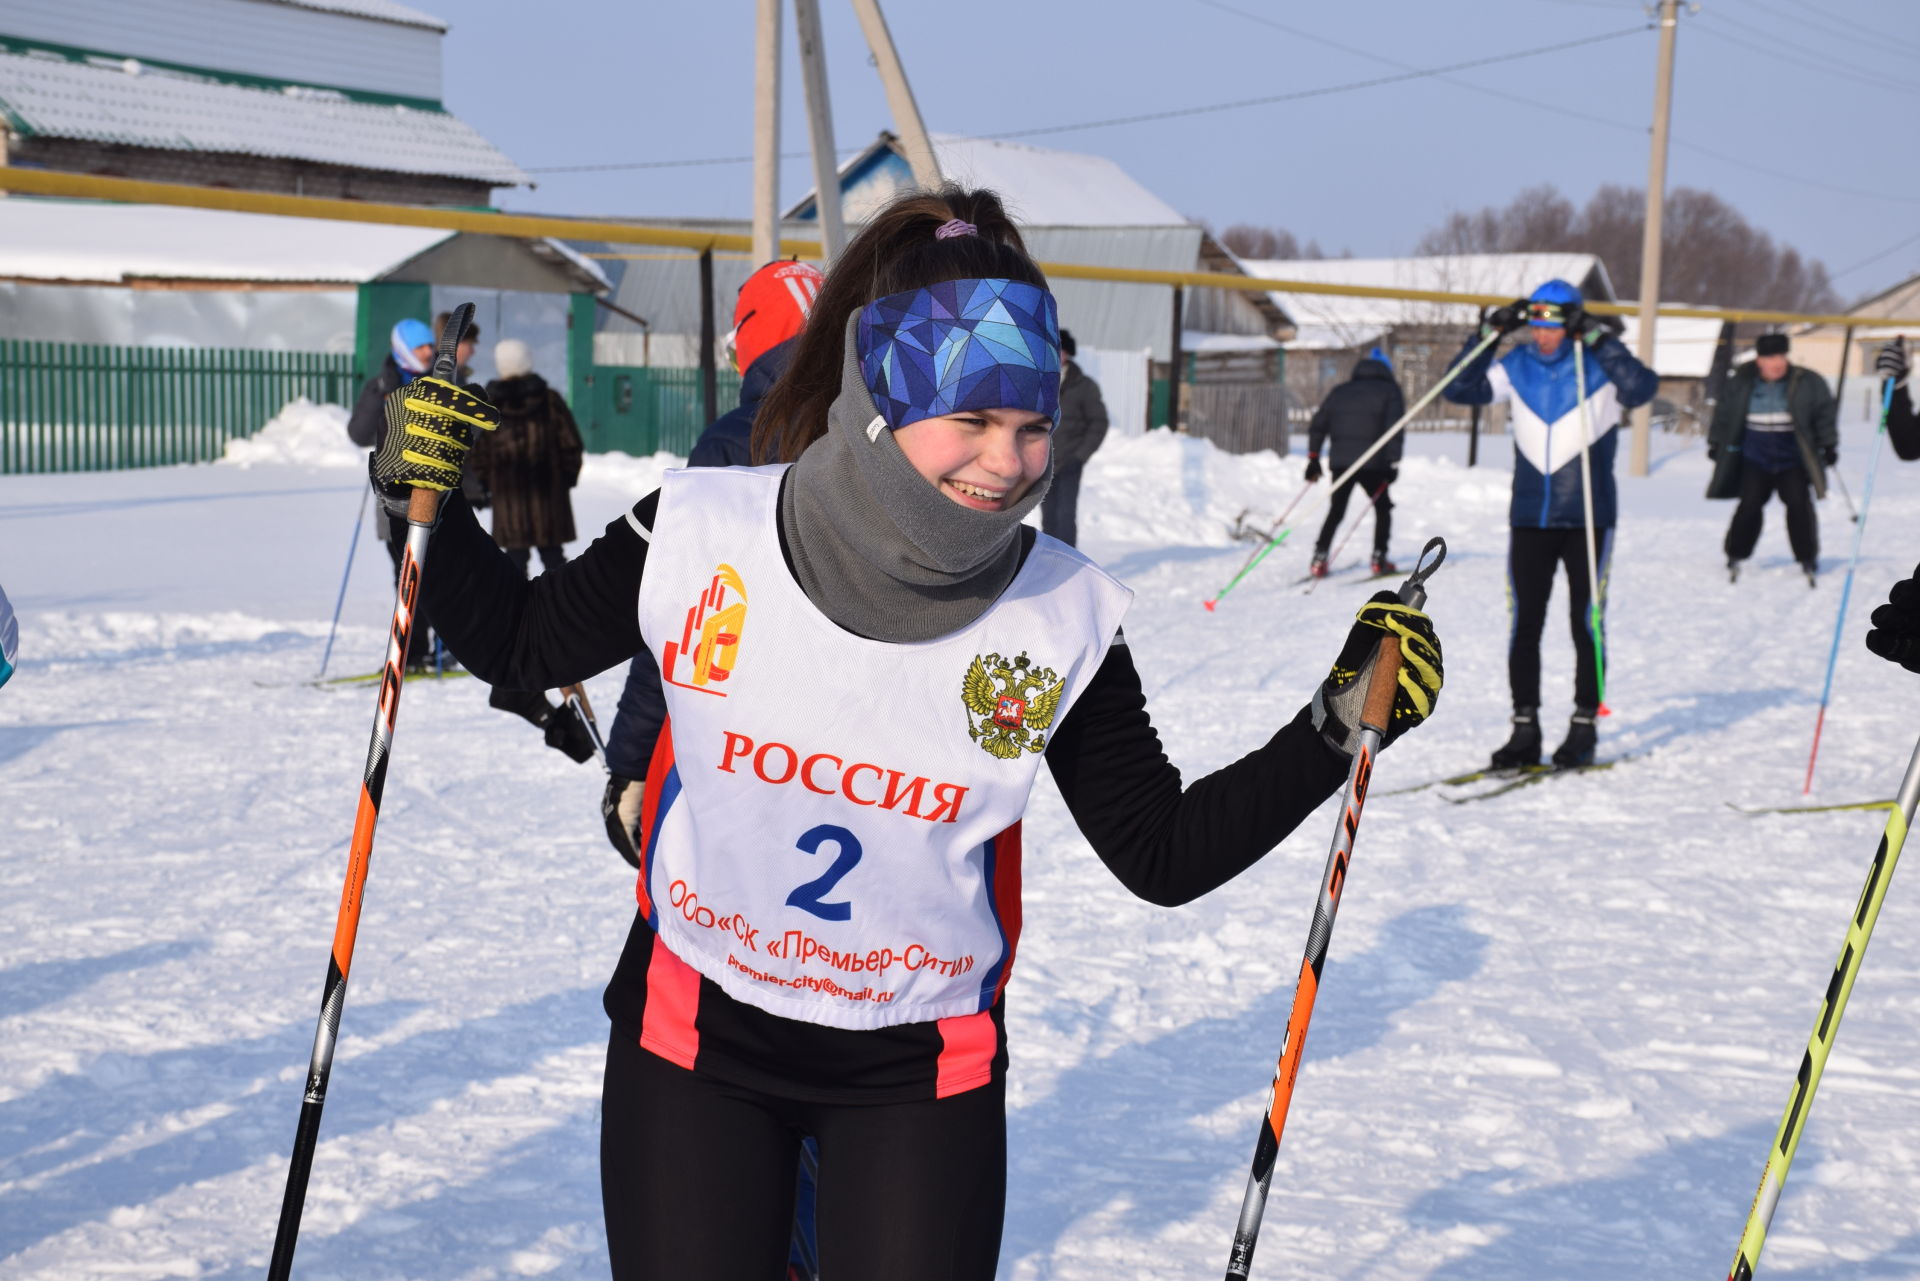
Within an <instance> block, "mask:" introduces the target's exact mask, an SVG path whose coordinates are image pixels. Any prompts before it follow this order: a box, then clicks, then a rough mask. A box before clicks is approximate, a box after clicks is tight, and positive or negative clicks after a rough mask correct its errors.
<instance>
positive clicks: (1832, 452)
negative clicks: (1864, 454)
mask: <svg viewBox="0 0 1920 1281" xmlns="http://www.w3.org/2000/svg"><path fill="white" fill-rule="evenodd" d="M1820 461H1821V462H1823V463H1825V464H1826V465H1827V466H1829V467H1838V466H1839V465H1840V451H1839V449H1838V448H1836V447H1835V446H1833V445H1828V446H1827V447H1826V448H1825V449H1823V450H1821V451H1820Z"/></svg>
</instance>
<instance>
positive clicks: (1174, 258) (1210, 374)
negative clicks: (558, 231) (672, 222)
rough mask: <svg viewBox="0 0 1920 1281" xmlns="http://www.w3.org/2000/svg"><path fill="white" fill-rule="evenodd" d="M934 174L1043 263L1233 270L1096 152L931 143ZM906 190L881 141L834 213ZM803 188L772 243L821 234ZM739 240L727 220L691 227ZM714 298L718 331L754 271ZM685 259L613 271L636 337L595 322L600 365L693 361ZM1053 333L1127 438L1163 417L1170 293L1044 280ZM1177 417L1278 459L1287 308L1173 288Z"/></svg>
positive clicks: (1255, 297) (1197, 231)
mask: <svg viewBox="0 0 1920 1281" xmlns="http://www.w3.org/2000/svg"><path fill="white" fill-rule="evenodd" d="M933 145H934V151H935V154H936V156H937V158H938V160H939V163H940V168H941V172H942V173H943V174H944V175H945V176H946V177H947V178H948V179H950V180H952V181H955V182H959V183H962V184H965V185H968V186H976V187H987V188H990V189H992V190H994V191H996V192H998V193H999V194H1000V196H1001V198H1002V199H1003V200H1005V201H1006V204H1007V207H1008V211H1009V212H1010V213H1011V214H1012V215H1013V217H1014V218H1015V220H1016V221H1018V222H1019V224H1020V228H1021V234H1022V235H1023V236H1024V237H1025V239H1026V243H1027V248H1028V250H1029V251H1031V252H1032V254H1033V256H1034V257H1035V258H1037V259H1039V260H1040V261H1042V262H1070V263H1086V264H1090V265H1097V266H1113V267H1130V268H1136V269H1147V270H1159V271H1184V272H1190V271H1226V272H1230V273H1235V274H1245V273H1243V272H1241V271H1240V267H1239V263H1238V262H1237V261H1236V260H1235V259H1234V258H1233V256H1232V255H1231V254H1229V253H1227V252H1226V250H1224V249H1222V248H1221V247H1220V246H1219V245H1218V244H1217V243H1216V242H1215V241H1214V240H1213V238H1212V237H1211V236H1209V235H1208V234H1207V232H1206V230H1205V229H1204V228H1202V227H1200V226H1199V225H1197V224H1195V223H1193V222H1191V221H1189V220H1188V219H1187V218H1186V217H1184V216H1183V215H1182V214H1181V213H1180V212H1179V211H1178V210H1176V209H1175V208H1174V207H1173V206H1171V205H1169V204H1167V203H1166V202H1165V201H1164V200H1162V199H1160V197H1158V196H1157V195H1155V194H1154V193H1153V192H1151V191H1149V190H1147V188H1146V187H1144V186H1142V185H1141V184H1140V183H1139V182H1137V181H1135V180H1134V179H1133V178H1132V177H1131V176H1129V175H1128V174H1127V173H1126V171H1125V170H1123V169H1121V168H1120V166H1119V165H1117V164H1115V163H1114V162H1113V161H1111V160H1108V159H1106V158H1105V157H1103V156H1093V155H1085V154H1082V153H1078V152H1071V151H1055V150H1051V149H1048V148H1043V147H1031V146H1026V145H1023V144H1019V143H1010V142H993V141H988V140H984V139H978V138H957V137H950V136H945V135H939V134H936V135H934V138H933ZM913 185H914V183H913V175H912V171H911V169H910V168H909V167H908V165H907V162H906V158H905V157H904V156H903V155H902V154H901V151H900V147H899V143H898V141H897V140H896V139H895V137H894V135H892V134H891V133H882V134H880V135H879V137H878V138H876V139H875V140H874V142H873V143H872V144H871V145H870V146H868V147H867V148H866V149H865V150H863V151H862V152H860V153H859V154H858V155H856V156H854V157H853V158H852V159H850V160H848V161H847V162H846V163H845V164H843V165H842V166H841V167H840V191H841V202H842V210H843V212H844V213H845V216H846V220H847V222H848V223H849V224H850V225H858V224H859V223H860V222H861V221H863V220H864V219H866V218H867V217H869V216H870V215H871V214H872V213H873V211H874V210H876V209H878V208H879V207H880V206H881V205H883V204H885V203H886V202H887V201H888V200H890V199H892V198H893V197H894V195H896V194H897V193H899V192H901V191H904V190H907V189H910V188H911V187H912V186H913ZM817 219H818V214H817V211H816V209H815V206H814V197H813V193H812V192H808V193H807V195H806V196H805V197H804V198H803V199H801V200H800V201H799V202H798V203H797V204H795V205H794V206H793V207H792V208H790V209H789V210H788V211H787V213H786V222H785V224H784V226H783V228H782V234H783V235H784V236H794V237H803V238H805V239H809V240H813V239H818V236H819V223H818V221H817ZM676 225H699V226H702V227H707V228H711V229H715V230H720V229H724V230H729V231H745V230H746V229H747V228H746V225H745V224H744V223H737V222H727V223H719V222H711V221H707V222H700V223H697V224H689V223H680V224H676ZM714 257H715V261H714V294H715V303H716V306H717V309H718V311H719V313H720V315H721V317H722V320H721V322H720V324H719V329H720V330H721V331H722V332H724V331H725V329H726V322H725V319H724V318H725V316H726V315H727V314H728V313H730V311H731V309H732V300H733V296H734V293H735V292H736V291H737V290H738V288H739V285H740V282H741V281H742V280H744V279H745V278H746V276H747V275H748V273H750V272H751V271H752V270H753V268H754V267H755V265H756V264H754V263H751V262H749V261H748V260H747V258H746V256H745V255H744V254H742V255H724V254H716V255H715V256H714ZM692 264H693V260H692V259H691V258H690V257H685V256H678V257H676V256H674V255H667V254H643V255H638V256H634V257H631V258H629V259H627V260H625V261H624V262H623V263H622V276H621V280H620V283H619V286H618V289H617V291H616V293H615V296H614V302H615V303H616V304H618V305H619V307H620V308H621V309H622V310H623V311H625V312H626V313H629V314H630V315H632V316H639V317H644V318H645V319H646V320H647V322H648V327H647V328H646V329H642V327H641V326H639V325H637V324H635V323H633V321H631V320H627V319H622V318H621V317H619V316H617V315H615V316H610V317H609V318H608V319H606V320H605V321H604V322H603V326H602V331H601V333H600V335H599V337H598V339H597V347H596V350H597V351H598V352H599V353H600V359H601V361H602V362H603V363H606V364H625V365H640V364H653V365H670V364H694V363H697V361H698V358H699V357H698V346H697V343H696V342H695V340H694V339H695V335H697V333H698V330H699V325H698V322H699V306H700V297H699V284H698V276H697V273H696V272H695V270H694V268H693V265H692ZM1050 283H1051V285H1052V289H1053V292H1054V295H1055V297H1056V298H1057V299H1058V300H1059V305H1060V322H1061V324H1062V325H1064V326H1065V327H1067V328H1068V329H1071V330H1072V331H1073V333H1074V337H1075V339H1076V340H1077V341H1078V344H1079V348H1080V361H1081V363H1082V364H1083V365H1084V366H1085V367H1086V368H1087V370H1088V372H1089V373H1091V374H1092V375H1093V376H1094V377H1095V378H1096V379H1097V380H1099V382H1100V384H1101V390H1102V393H1103V394H1104V395H1105V397H1106V399H1107V402H1108V409H1109V412H1110V413H1111V415H1112V417H1113V421H1114V423H1115V424H1116V426H1117V427H1119V428H1120V429H1121V430H1136V431H1137V430H1140V429H1142V428H1144V427H1148V426H1159V425H1162V424H1164V423H1165V422H1166V421H1167V410H1166V387H1167V383H1168V370H1169V360H1170V352H1171V350H1172V344H1173V311H1172V303H1173V290H1172V289H1171V288H1169V287H1168V286H1165V285H1134V284H1121V283H1118V282H1111V281H1101V280H1069V279H1064V278H1063V279H1056V280H1053V281H1051V282H1050ZM1181 311H1182V322H1183V331H1182V337H1181V348H1180V349H1181V384H1182V386H1181V420H1182V425H1183V426H1184V427H1186V428H1187V429H1188V430H1191V431H1193V432H1195V433H1196V434H1200V435H1206V436H1209V437H1210V438H1212V439H1214V440H1216V441H1218V442H1219V443H1221V444H1222V445H1224V446H1225V447H1227V448H1230V449H1255V448H1274V449H1278V450H1280V451H1282V452H1284V451H1285V449H1286V422H1285V413H1284V393H1283V391H1282V386H1281V378H1282V375H1283V370H1284V359H1285V358H1284V353H1283V352H1282V351H1281V346H1280V344H1281V340H1283V339H1284V338H1286V337H1287V336H1288V335H1289V334H1290V333H1291V332H1292V324H1291V322H1290V321H1289V319H1288V317H1287V314H1286V312H1285V310H1284V309H1283V308H1282V307H1281V306H1279V305H1278V304H1276V303H1275V302H1274V301H1273V300H1271V299H1270V298H1268V297H1267V296H1266V295H1265V294H1264V293H1260V292H1258V291H1254V292H1240V291H1233V290H1220V289H1188V290H1185V291H1183V305H1182V309H1181Z"/></svg>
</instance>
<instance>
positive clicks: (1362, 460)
mask: <svg viewBox="0 0 1920 1281" xmlns="http://www.w3.org/2000/svg"><path fill="white" fill-rule="evenodd" d="M1500 337H1501V335H1500V334H1499V333H1498V332H1497V331H1496V332H1494V333H1491V334H1488V335H1487V336H1486V337H1485V338H1482V339H1481V340H1480V341H1479V342H1477V343H1475V344H1474V345H1473V347H1472V349H1471V350H1469V351H1468V352H1467V354H1466V355H1464V356H1462V357H1461V358H1460V359H1459V360H1456V361H1455V362H1454V363H1453V367H1452V368H1451V369H1449V370H1447V372H1446V373H1445V374H1443V375H1441V377H1440V379H1439V380H1438V381H1437V382H1435V383H1434V384H1433V386H1431V387H1429V388H1427V390H1426V392H1425V394H1423V395H1422V396H1421V397H1420V399H1418V400H1416V401H1414V402H1413V405H1412V406H1411V407H1410V408H1409V409H1408V410H1407V412H1406V413H1404V414H1401V415H1400V420H1399V421H1398V422H1396V423H1394V424H1393V426H1391V427H1389V428H1387V429H1386V431H1384V432H1382V433H1381V434H1380V439H1378V440H1376V441H1374V442H1373V443H1372V444H1371V445H1368V446H1367V448H1366V452H1365V453H1363V454H1361V455H1360V457H1359V458H1357V459H1355V460H1354V463H1353V466H1351V467H1349V468H1347V469H1346V471H1344V472H1342V473H1341V474H1340V475H1339V476H1338V477H1336V478H1335V480H1334V482H1333V484H1332V485H1330V486H1328V487H1327V497H1326V499H1325V500H1324V501H1327V502H1331V501H1332V496H1333V491H1334V490H1336V489H1338V488H1340V486H1342V485H1344V484H1346V483H1347V482H1348V481H1350V480H1352V479H1353V477H1354V475H1355V473H1357V472H1358V471H1359V470H1360V469H1361V468H1362V467H1365V466H1366V465H1367V463H1368V461H1369V460H1371V459H1372V458H1373V456H1374V455H1375V454H1377V453H1379V452H1380V451H1381V450H1382V449H1385V448H1386V447H1387V442H1388V441H1390V440H1392V439H1393V438H1394V437H1395V436H1398V435H1399V434H1400V433H1401V432H1403V431H1405V430H1406V427H1407V424H1408V423H1410V422H1412V421H1413V419H1414V415H1416V414H1418V413H1419V412H1420V411H1421V410H1423V409H1425V408H1426V407H1427V404H1428V402H1430V401H1431V400H1432V399H1433V398H1434V397H1435V396H1438V395H1439V394H1440V393H1441V391H1442V390H1443V389H1445V387H1446V386H1447V384H1448V383H1450V382H1452V381H1453V380H1454V379H1455V378H1458V377H1459V376H1460V374H1461V373H1462V371H1464V370H1465V369H1466V368H1467V366H1468V365H1471V364H1472V363H1473V362H1474V361H1476V360H1478V359H1479V358H1480V353H1481V352H1483V351H1485V350H1486V349H1487V348H1489V347H1491V346H1493V345H1494V344H1495V343H1497V342H1499V341H1500ZM1288 510H1289V511H1291V510H1292V508H1291V507H1289V508H1288ZM1317 510H1318V508H1316V507H1314V506H1311V505H1309V506H1308V508H1307V510H1306V512H1305V513H1303V514H1302V515H1301V517H1300V519H1301V520H1303V521H1304V520H1305V519H1306V518H1307V516H1310V515H1313V514H1314V513H1315V512H1316V511H1317ZM1291 529H1292V527H1291V526H1289V527H1288V528H1287V529H1285V530H1282V531H1281V532H1280V536H1279V537H1278V538H1269V539H1268V540H1267V542H1266V543H1265V544H1264V545H1263V546H1262V547H1261V548H1260V549H1259V550H1258V551H1256V552H1254V554H1253V555H1252V556H1251V557H1249V558H1248V560H1247V563H1246V564H1244V565H1242V566H1241V567H1240V572H1239V573H1237V574H1235V575H1234V576H1233V577H1232V578H1231V579H1229V580H1228V582H1227V585H1226V586H1225V587H1222V588H1221V589H1220V590H1219V591H1218V592H1217V593H1215V594H1214V596H1213V599H1211V600H1207V601H1202V602H1201V603H1202V604H1204V605H1205V606H1206V607H1207V609H1208V611H1209V612H1211V611H1212V609H1213V607H1214V606H1215V605H1218V604H1219V603H1220V601H1221V600H1222V598H1224V597H1225V596H1226V594H1227V593H1228V592H1230V591H1232V590H1233V589H1234V588H1235V587H1237V586H1238V585H1239V583H1240V580H1241V579H1243V578H1245V577H1246V576H1247V575H1248V574H1250V573H1252V572H1253V569H1254V567H1255V566H1256V565H1258V564H1259V563H1260V562H1261V561H1263V560H1265V559H1266V556H1267V553H1268V552H1270V551H1272V550H1273V549H1274V548H1275V547H1277V546H1279V545H1280V542H1281V540H1282V539H1284V538H1285V537H1286V536H1287V534H1288V533H1289V532H1291Z"/></svg>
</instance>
